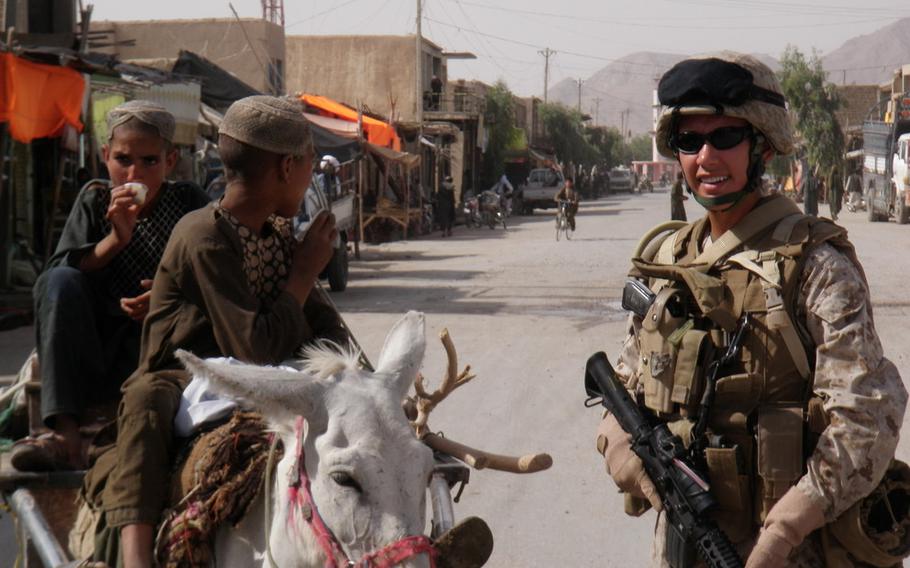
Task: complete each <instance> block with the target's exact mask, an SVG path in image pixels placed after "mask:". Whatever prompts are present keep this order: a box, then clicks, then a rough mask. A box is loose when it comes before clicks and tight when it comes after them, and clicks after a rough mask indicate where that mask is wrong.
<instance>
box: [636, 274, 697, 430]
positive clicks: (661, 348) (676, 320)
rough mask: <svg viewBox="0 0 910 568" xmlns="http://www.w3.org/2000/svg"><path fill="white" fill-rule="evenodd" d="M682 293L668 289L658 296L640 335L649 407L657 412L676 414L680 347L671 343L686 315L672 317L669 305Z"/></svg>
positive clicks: (646, 400) (643, 374) (645, 319)
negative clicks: (677, 354) (675, 401)
mask: <svg viewBox="0 0 910 568" xmlns="http://www.w3.org/2000/svg"><path fill="white" fill-rule="evenodd" d="M678 293H679V291H678V290H676V289H674V288H664V289H663V290H661V291H660V292H658V293H657V297H656V298H655V299H654V303H653V304H651V308H650V309H649V310H648V313H647V314H645V317H644V319H642V322H641V332H640V333H639V335H638V341H639V351H640V353H641V369H642V381H643V383H644V387H645V389H644V390H645V406H647V407H648V408H650V409H651V410H654V411H656V412H663V413H670V412H673V400H672V392H673V379H674V373H675V370H676V353H677V346H676V345H674V344H673V343H672V342H670V341H669V337H670V336H671V335H672V334H673V333H674V332H676V331H677V330H678V329H679V328H680V327H681V326H682V325H683V324H684V323H685V322H686V318H685V317H682V315H680V316H674V315H673V314H671V313H670V309H669V304H670V303H672V302H673V301H674V297H675V296H676V295H677V294H678Z"/></svg>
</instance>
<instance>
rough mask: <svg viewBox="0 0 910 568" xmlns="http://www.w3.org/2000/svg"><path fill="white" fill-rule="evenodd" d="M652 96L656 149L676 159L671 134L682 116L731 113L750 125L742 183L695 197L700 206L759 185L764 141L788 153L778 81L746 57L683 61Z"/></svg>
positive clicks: (789, 135) (789, 137)
mask: <svg viewBox="0 0 910 568" xmlns="http://www.w3.org/2000/svg"><path fill="white" fill-rule="evenodd" d="M657 97H658V100H659V101H660V104H661V110H660V116H659V118H658V120H657V129H656V135H655V136H656V144H657V150H658V152H660V153H661V154H662V155H663V156H666V157H668V158H678V150H677V149H676V138H675V137H676V135H677V125H678V123H679V119H680V117H682V116H689V115H715V114H716V115H724V116H731V117H735V118H741V119H743V120H745V121H747V122H748V123H749V124H751V125H752V128H753V129H754V133H753V135H752V139H751V153H750V159H749V171H748V179H749V181H748V182H747V184H746V187H744V188H743V189H742V190H740V191H739V192H736V193H734V194H730V195H725V196H722V197H718V198H703V197H701V196H698V195H695V196H694V197H695V198H696V200H697V201H698V202H699V203H701V204H702V205H703V206H706V207H707V206H713V205H719V204H722V203H735V202H736V201H739V199H742V197H744V196H745V194H746V193H748V192H750V191H754V190H755V189H756V188H757V187H758V186H759V183H760V178H761V175H762V174H763V173H764V160H763V158H762V153H763V150H764V144H763V143H764V142H767V144H768V145H769V146H770V147H771V148H772V149H773V150H774V152H775V153H777V154H779V155H787V154H790V153H791V152H792V151H793V130H792V127H791V124H790V116H789V114H788V112H787V103H786V99H785V98H784V95H783V90H782V89H781V86H780V82H779V81H778V80H777V77H776V76H775V74H774V71H772V70H771V69H770V68H769V67H768V66H767V65H765V64H764V63H762V62H761V61H759V60H758V59H756V58H755V57H753V56H751V55H746V54H742V53H736V52H732V51H722V52H719V53H715V54H709V55H702V56H696V57H693V58H690V59H685V60H683V61H681V62H679V63H677V64H676V65H674V66H673V67H671V68H670V69H669V70H668V71H667V72H666V73H664V75H663V76H662V77H661V79H660V83H659V84H658V87H657ZM688 189H689V191H690V193H691V188H688Z"/></svg>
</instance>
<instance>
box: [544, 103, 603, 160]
mask: <svg viewBox="0 0 910 568" xmlns="http://www.w3.org/2000/svg"><path fill="white" fill-rule="evenodd" d="M539 112H540V120H541V121H542V122H543V125H544V129H545V132H546V133H547V137H549V139H550V143H551V144H552V145H553V149H554V150H555V151H556V156H557V157H558V158H559V159H560V160H561V161H563V162H572V163H575V164H590V163H592V162H595V161H597V159H598V157H599V152H598V151H597V149H596V148H595V147H594V145H593V144H591V142H590V141H589V140H588V137H587V136H586V135H585V128H584V120H583V117H582V115H581V113H580V112H578V111H577V110H574V109H569V108H566V107H565V106H563V105H561V104H558V103H547V104H542V105H540V111H539Z"/></svg>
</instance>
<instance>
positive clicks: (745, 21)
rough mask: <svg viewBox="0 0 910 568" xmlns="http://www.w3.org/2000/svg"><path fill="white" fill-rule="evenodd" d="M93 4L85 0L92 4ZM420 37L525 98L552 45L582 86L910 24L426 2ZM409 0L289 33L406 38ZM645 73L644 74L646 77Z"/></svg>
mask: <svg viewBox="0 0 910 568" xmlns="http://www.w3.org/2000/svg"><path fill="white" fill-rule="evenodd" d="M89 1H90V0H89ZM423 1H424V8H423V10H424V21H423V33H424V35H425V36H427V37H428V38H429V39H431V40H432V41H434V42H436V43H438V44H439V45H441V46H442V47H443V48H444V49H446V50H448V51H471V52H473V53H475V54H476V55H477V57H478V59H477V60H474V61H452V62H450V64H449V75H450V78H467V79H480V80H482V81H486V82H493V81H495V80H496V79H499V78H502V79H504V80H505V81H506V83H508V85H509V87H510V88H511V89H512V90H513V91H515V92H516V93H519V94H521V95H530V94H537V95H539V94H541V93H542V90H543V57H542V56H541V55H539V54H538V51H539V50H541V49H543V48H544V47H549V48H550V49H553V50H555V51H556V52H557V54H556V55H555V56H553V57H551V58H550V85H553V84H555V83H556V82H558V81H559V80H561V79H564V78H567V77H582V78H587V77H588V76H590V75H591V74H593V73H594V72H595V71H597V70H598V69H600V68H601V67H603V66H605V65H607V64H608V63H609V62H610V61H611V60H613V59H616V58H619V57H622V56H624V55H628V54H630V53H634V52H636V51H645V50H647V51H660V52H669V53H697V52H704V51H714V50H718V49H733V50H737V51H747V52H761V53H767V54H769V55H772V56H775V57H777V56H779V55H780V53H781V52H782V51H783V49H784V47H785V46H786V45H787V44H788V43H790V44H794V45H796V46H797V47H799V48H800V49H801V50H803V51H806V52H808V51H811V50H812V48H813V47H814V48H816V49H818V50H819V51H820V52H821V53H825V52H827V51H831V50H833V49H836V48H837V47H839V46H840V45H841V44H842V43H843V42H844V41H845V40H847V39H849V38H851V37H854V36H857V35H860V34H866V33H869V32H872V31H874V30H876V29H878V28H881V27H884V26H886V25H887V24H889V23H891V22H893V21H895V20H897V19H899V18H902V17H907V16H910V5H908V4H907V3H906V2H898V1H890V2H887V1H883V0H868V1H863V2H850V1H849V0H798V1H796V2H790V1H787V0H635V1H624V2H617V1H615V0H612V1H611V0H606V1H605V0H561V1H559V2H553V1H552V0H423ZM93 3H94V5H95V11H94V15H93V18H94V19H96V20H102V19H108V20H148V19H183V18H206V17H209V18H211V17H231V10H230V8H229V7H228V2H226V1H222V0H154V1H152V2H138V1H135V0H129V1H124V0H95V1H94V2H93ZM233 5H234V8H236V10H237V12H238V13H239V14H240V15H241V16H246V17H260V16H261V15H262V7H261V2H260V0H233ZM416 6H417V0H324V1H322V2H313V1H311V0H288V1H286V2H285V12H286V15H285V20H286V28H287V34H288V35H310V34H412V33H414V30H415V20H416V18H415V14H416ZM642 72H650V69H647V68H643V69H642Z"/></svg>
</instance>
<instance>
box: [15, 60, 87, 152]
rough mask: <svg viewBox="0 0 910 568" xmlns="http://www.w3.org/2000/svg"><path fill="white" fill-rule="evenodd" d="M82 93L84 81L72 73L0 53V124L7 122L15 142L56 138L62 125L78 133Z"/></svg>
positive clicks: (80, 123) (65, 69)
mask: <svg viewBox="0 0 910 568" xmlns="http://www.w3.org/2000/svg"><path fill="white" fill-rule="evenodd" d="M84 91H85V80H84V79H83V78H82V75H81V74H79V73H77V72H76V71H73V70H72V69H69V68H66V67H58V66H56V65H42V64H40V63H32V62H31V61H26V60H25V59H22V58H21V57H16V56H15V55H13V54H12V53H0V122H9V131H10V135H11V136H12V137H13V139H15V140H18V141H19V142H23V143H26V144H27V143H29V142H31V141H32V140H34V139H35V138H47V137H52V136H58V135H59V134H60V133H61V131H62V130H63V127H64V125H66V124H70V125H72V126H73V127H75V128H76V129H77V130H82V122H81V121H80V120H79V116H80V115H81V114H82V95H83V92H84Z"/></svg>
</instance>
